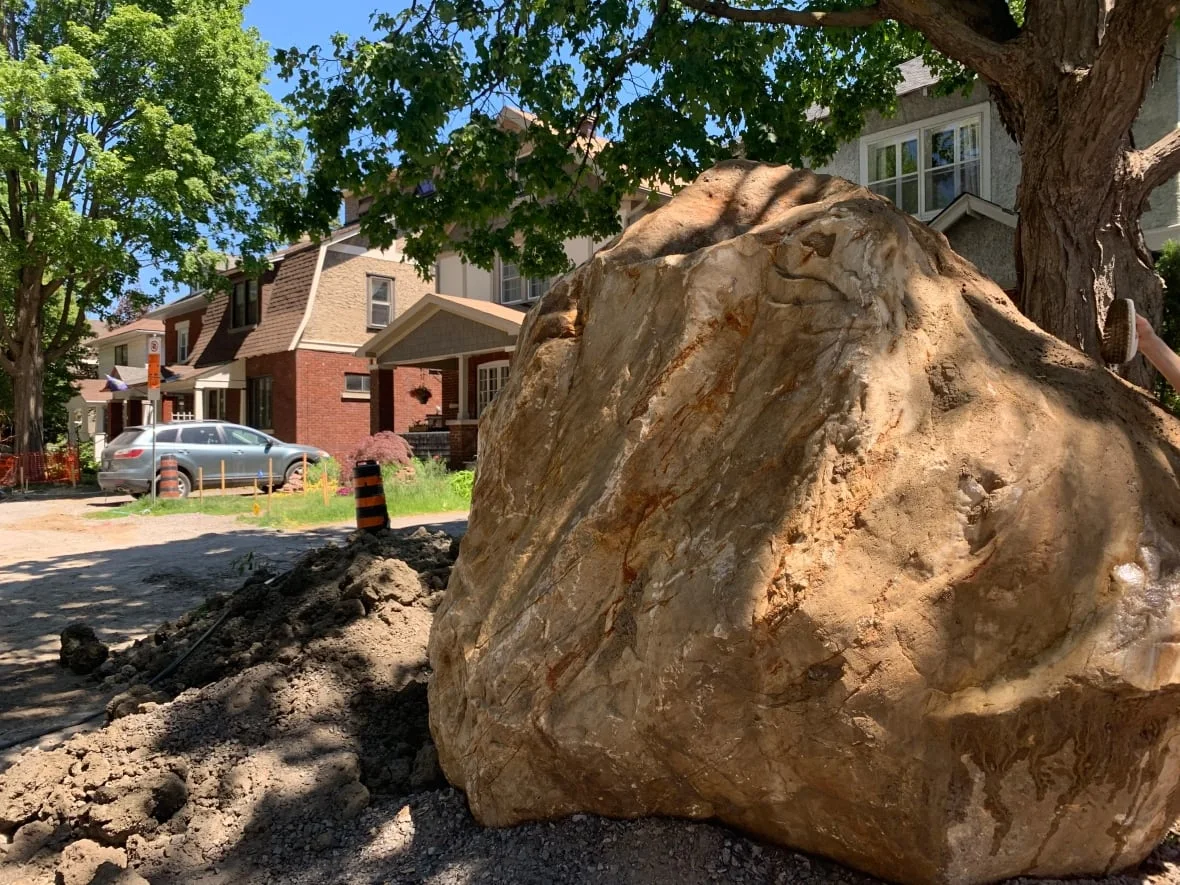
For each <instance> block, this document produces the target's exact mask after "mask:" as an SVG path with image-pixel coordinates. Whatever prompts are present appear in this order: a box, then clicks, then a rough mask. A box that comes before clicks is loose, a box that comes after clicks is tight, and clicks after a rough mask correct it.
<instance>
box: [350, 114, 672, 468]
mask: <svg viewBox="0 0 1180 885" xmlns="http://www.w3.org/2000/svg"><path fill="white" fill-rule="evenodd" d="M534 121H535V118H534V117H532V116H531V115H530V114H527V113H525V112H523V111H520V110H518V109H516V108H511V107H509V108H505V109H504V110H503V111H502V112H501V113H500V117H499V122H500V125H501V126H502V127H504V128H506V129H515V130H524V129H527V128H528V127H529V126H530V125H533V123H534ZM587 144H588V149H589V150H591V151H593V150H594V149H595V147H600V146H601V145H603V144H605V142H603V141H601V139H589V141H588V143H587ZM587 144H583V145H582V147H584V148H585V147H587ZM669 199H671V193H670V192H669V191H667V190H662V189H658V188H639V189H637V190H636V191H635V193H633V194H628V195H627V196H626V197H624V199H623V200H622V202H621V204H620V206H619V221H620V224H621V226H622V227H623V228H624V229H626V228H627V227H629V226H630V225H631V224H634V223H635V222H636V221H638V220H639V219H640V218H642V217H643V216H644V215H646V214H648V213H649V212H651V211H654V209H656V208H658V207H659V206H661V205H663V204H664V203H666V202H667V201H668V200H669ZM366 209H367V206H366V201H365V200H364V199H363V198H362V199H357V198H356V197H354V196H352V195H346V199H345V220H346V222H347V221H348V220H350V219H353V218H358V217H359V216H360V215H362V214H363V213H364V212H365V211H366ZM605 242H606V241H596V240H593V239H591V238H590V237H575V238H572V239H569V240H567V241H566V242H565V243H564V247H565V253H566V256H567V257H568V258H569V259H570V263H571V264H572V265H574V266H578V265H580V264H583V263H584V262H586V261H589V260H590V258H591V257H592V256H593V255H594V253H595V252H597V251H598V249H599V248H601V247H602V246H603V244H604V243H605ZM434 281H435V292H434V294H433V295H431V296H426V297H424V298H422V300H421V301H419V302H418V303H417V304H416V305H415V307H414V308H413V309H411V310H410V311H407V312H406V313H404V314H402V315H401V316H399V317H398V318H397V319H395V320H394V321H393V322H392V323H391V324H390V325H389V326H388V327H387V328H385V329H383V330H381V331H380V332H379V333H377V334H376V335H374V336H372V337H371V339H370V340H369V341H367V342H365V344H364V345H363V346H362V347H359V348H358V349H357V351H356V353H357V355H358V356H360V357H364V358H366V359H367V360H369V363H370V366H371V368H372V382H371V386H372V391H373V400H372V402H371V425H370V426H371V429H372V431H373V432H374V433H376V432H378V431H381V430H393V431H396V432H398V433H405V432H406V430H411V431H426V432H425V433H417V432H410V433H408V434H406V435H407V438H408V439H409V440H410V443H411V445H412V446H413V447H414V449H415V451H416V452H422V450H423V448H425V449H426V450H428V451H434V452H439V453H441V452H447V453H448V460H449V463H450V465H451V466H452V467H460V466H462V465H464V464H466V463H469V462H470V461H471V460H472V459H474V458H475V456H476V448H477V439H478V427H479V418H480V415H481V414H482V413H483V410H484V409H486V408H487V406H488V404H489V403H490V402H491V401H492V399H493V398H494V397H495V396H496V394H497V393H498V392H499V391H500V389H501V388H502V387H503V386H504V384H505V382H506V381H507V380H508V373H509V371H510V368H511V360H512V353H513V351H514V350H515V349H516V337H517V334H518V332H519V331H520V326H521V323H522V322H523V320H524V317H525V314H526V313H527V311H528V310H529V308H530V307H532V305H533V304H535V303H536V302H537V301H538V300H539V299H540V298H541V297H542V296H543V295H544V294H545V293H546V292H547V291H549V287H550V286H551V285H552V284H553V282H554V279H552V278H550V279H530V278H528V277H524V276H522V275H521V273H520V270H519V268H517V267H516V265H514V264H511V263H508V262H504V261H502V260H501V259H499V258H497V259H496V262H495V264H494V266H493V267H492V268H491V269H490V270H485V269H483V268H479V267H476V266H474V265H472V264H469V263H467V262H466V261H464V260H463V259H462V258H461V257H460V256H459V254H458V252H457V251H454V250H450V251H445V252H443V253H442V254H441V255H440V256H439V258H438V261H437V262H436V263H435V268H434ZM411 370H414V371H420V372H428V371H432V372H437V373H438V374H439V375H440V376H441V379H442V391H441V394H442V396H441V409H431V408H430V407H431V406H432V405H433V403H434V400H433V399H432V400H428V405H427V407H426V408H425V409H423V406H422V405H421V404H420V403H418V402H417V401H416V400H415V399H414V398H413V397H412V396H411V395H410V387H409V386H407V385H408V384H411V383H412V382H410V381H409V380H408V378H407V375H406V373H407V372H408V371H411ZM403 379H405V380H403ZM424 412H425V414H424ZM432 436H433V437H439V438H441V440H440V441H437V442H436V441H432V440H430V439H429V438H430V437H432Z"/></svg>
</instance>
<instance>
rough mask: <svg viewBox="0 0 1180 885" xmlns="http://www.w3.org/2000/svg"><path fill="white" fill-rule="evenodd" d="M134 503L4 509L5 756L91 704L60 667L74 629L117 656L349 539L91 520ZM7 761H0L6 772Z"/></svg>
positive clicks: (0, 544) (169, 519)
mask: <svg viewBox="0 0 1180 885" xmlns="http://www.w3.org/2000/svg"><path fill="white" fill-rule="evenodd" d="M128 500H130V498H128V497H126V496H121V495H104V494H99V493H94V492H82V493H74V494H72V493H69V492H56V493H54V494H51V495H33V496H29V497H27V498H22V497H9V496H6V497H4V498H0V745H4V744H6V743H8V742H9V741H12V740H16V739H19V738H21V737H22V736H25V735H28V734H31V733H34V732H39V731H41V730H43V728H45V727H49V726H52V725H54V724H64V723H67V722H69V721H70V720H71V719H73V718H76V716H77V714H78V712H79V710H82V711H84V710H85V708H87V707H89V706H93V705H94V704H95V701H96V699H95V697H94V690H93V686H92V684H91V682H90V681H89V680H88V679H86V678H85V677H81V676H75V675H73V674H72V673H70V672H69V671H68V670H65V669H63V668H60V667H58V666H57V664H56V661H57V656H58V649H59V635H60V633H61V631H62V630H63V629H64V628H65V627H66V626H67V625H68V624H70V623H73V622H75V621H84V622H85V623H87V624H89V625H90V626H91V627H93V628H94V629H95V631H96V632H97V633H98V636H99V638H100V639H101V640H102V641H103V642H105V643H107V644H108V645H110V646H112V647H113V648H122V647H124V646H126V645H127V644H129V643H130V642H132V641H133V640H135V639H138V638H140V637H143V636H146V635H150V634H152V633H154V632H155V630H156V628H157V627H158V626H159V625H160V624H161V623H162V622H164V621H169V620H175V619H176V618H179V617H180V616H181V615H183V614H184V613H185V612H187V611H189V610H190V609H192V608H194V607H195V606H198V605H200V604H201V603H202V602H204V601H205V600H206V599H208V598H209V597H210V596H212V595H214V594H216V593H223V592H228V591H230V590H232V589H234V588H236V587H237V586H238V585H240V584H241V583H242V580H243V578H244V577H245V576H246V575H248V574H250V573H251V572H252V571H254V570H257V569H266V568H269V569H272V570H282V569H284V568H287V567H289V566H290V564H291V563H292V562H294V561H295V559H296V558H297V557H298V556H299V555H300V554H301V553H303V552H305V551H307V550H308V549H310V548H312V547H316V546H319V545H322V544H324V543H327V542H329V541H340V540H342V539H343V538H345V537H347V535H348V533H349V531H350V530H351V527H350V526H348V525H341V526H330V527H321V528H315V529H307V530H302V531H277V530H274V529H256V528H250V527H247V526H244V525H243V524H242V523H240V522H237V521H236V517H234V516H206V515H203V514H177V515H174V516H155V517H128V518H123V519H111V520H96V519H87V518H86V516H87V515H88V514H93V513H96V512H102V511H103V510H104V509H109V508H110V507H114V506H117V505H118V504H121V503H123V502H125V501H128ZM465 517H466V514H462V513H458V514H437V515H427V516H423V517H417V518H415V517H409V518H405V519H400V520H395V521H394V523H393V524H394V525H395V526H413V525H419V524H422V523H433V522H438V523H443V524H445V525H446V527H447V530H448V531H451V532H452V533H461V532H462V531H463V528H464V525H465V524H464V523H463V522H462V520H463V519H465ZM100 700H101V699H100ZM99 705H100V706H101V703H100V704H99ZM10 757H11V754H4V753H2V752H0V762H3V760H4V759H5V758H10Z"/></svg>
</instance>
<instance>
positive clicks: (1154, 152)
mask: <svg viewBox="0 0 1180 885" xmlns="http://www.w3.org/2000/svg"><path fill="white" fill-rule="evenodd" d="M1131 169H1132V170H1133V171H1135V172H1137V173H1138V175H1139V178H1140V181H1141V182H1142V183H1141V185H1140V188H1141V193H1140V198H1141V199H1143V200H1146V199H1147V198H1148V197H1149V196H1150V195H1151V192H1152V191H1153V190H1155V189H1156V188H1157V187H1159V186H1160V185H1162V184H1163V183H1164V182H1166V181H1167V180H1168V179H1169V178H1171V177H1173V176H1174V175H1180V128H1176V129H1173V130H1172V131H1171V132H1169V133H1168V134H1167V135H1165V136H1164V137H1163V138H1161V139H1160V140H1159V141H1157V142H1156V143H1155V144H1153V145H1151V147H1146V148H1144V149H1143V150H1140V151H1135V152H1133V153H1132V155H1131Z"/></svg>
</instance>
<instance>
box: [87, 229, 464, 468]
mask: <svg viewBox="0 0 1180 885" xmlns="http://www.w3.org/2000/svg"><path fill="white" fill-rule="evenodd" d="M226 276H227V281H228V283H229V286H230V289H229V291H224V292H219V293H218V294H216V295H213V296H212V297H206V296H205V295H204V294H197V295H191V296H189V297H187V298H183V299H180V300H179V301H175V302H172V303H171V304H168V305H165V306H163V307H161V308H158V309H156V310H154V311H152V312H151V313H149V314H148V315H147V316H146V317H145V318H144V320H146V321H149V322H150V323H152V324H153V325H152V334H158V335H161V336H162V337H163V339H164V365H165V366H166V367H167V372H166V373H165V377H164V379H163V383H162V384H161V386H160V390H161V395H162V403H161V409H160V413H161V414H160V418H161V420H163V421H169V420H202V419H211V418H220V419H224V420H229V421H235V422H238V423H242V424H247V425H250V426H252V427H256V428H258V429H260V430H264V431H266V432H268V433H271V434H273V435H274V436H276V437H278V438H279V439H281V440H284V441H286V442H298V443H307V444H311V445H315V446H318V447H320V448H322V449H325V450H327V451H328V452H331V453H332V454H333V455H334V456H336V457H340V456H342V455H344V454H346V453H347V452H348V451H349V450H350V449H351V448H353V447H354V446H355V445H356V444H357V443H358V442H359V441H360V440H361V439H363V438H364V437H365V436H367V435H368V434H369V428H370V414H369V413H370V398H371V394H370V381H371V377H370V373H369V366H368V362H367V361H366V360H365V359H363V358H361V357H358V356H356V354H355V351H356V349H357V347H359V346H360V345H361V344H362V343H363V342H364V341H365V340H366V339H368V338H370V337H371V336H372V335H373V334H374V333H375V332H378V331H380V330H381V329H383V328H384V327H385V326H387V325H388V324H389V323H390V321H392V320H394V319H395V318H396V317H398V316H399V315H401V314H403V313H405V312H406V311H408V310H409V309H410V308H411V307H412V306H413V305H414V304H415V302H416V301H417V300H418V299H419V298H421V297H422V296H423V295H425V294H427V293H428V292H429V291H430V290H431V289H432V288H433V287H432V284H431V283H429V282H424V281H423V280H421V279H420V278H419V277H418V276H417V274H416V273H415V271H414V269H413V267H412V266H411V265H409V264H407V263H404V262H403V261H402V256H401V253H400V251H399V250H398V249H397V247H396V246H395V247H394V248H392V249H389V250H387V251H381V250H376V249H370V248H369V247H368V244H367V243H366V242H365V241H364V238H363V237H362V236H361V235H360V233H359V231H358V230H357V227H356V225H355V224H351V225H346V226H344V227H342V228H340V229H339V230H337V231H336V232H335V233H334V234H333V235H332V236H331V237H330V238H328V239H326V240H324V241H322V242H320V243H312V242H303V243H298V244H295V245H293V246H291V247H289V248H287V249H285V250H283V251H282V252H279V253H277V254H275V255H272V256H270V269H269V270H267V271H266V272H265V273H264V274H263V275H262V276H261V277H260V278H257V279H251V278H248V277H247V275H246V274H245V272H244V271H242V270H241V269H236V268H235V269H232V270H229V271H227V272H226ZM137 322H143V321H142V320H141V321H137ZM130 325H132V326H133V325H135V324H134V323H133V324H130ZM129 328H130V327H129V326H128V327H123V329H129ZM121 331H122V330H121V329H116V330H115V332H121ZM102 344H103V342H102V340H101V339H100V341H99V345H100V365H101V362H102V354H103V351H102V349H101V347H102ZM142 350H143V354H142V356H143V358H144V359H146V343H144V345H143V348H142ZM135 356H136V360H138V359H139V358H140V353H139V350H138V349H137V351H136V354H135ZM129 359H130V355H129ZM143 365H144V362H137V361H132V367H131V368H130V369H129V372H128V374H129V375H130V376H131V378H123V376H122V375H120V376H119V377H120V378H123V380H124V381H129V382H130V383H129V384H128V389H127V390H125V391H124V390H121V391H116V392H115V393H114V394H113V403H114V404H116V405H115V407H114V408H113V410H112V411H113V415H118V416H119V418H117V419H115V418H113V419H112V421H111V422H110V433H111V434H112V435H113V434H116V433H118V432H119V430H121V428H122V426H125V425H126V424H130V423H135V422H137V421H139V420H143V417H144V415H145V414H150V413H145V411H144V406H143V402H144V401H145V400H146V399H147V389H146V370H144V369H142V368H138V367H141V366H143ZM139 373H143V374H142V376H141V375H140V374H139ZM398 381H399V382H400V383H402V384H403V385H404V386H407V387H413V386H423V387H426V388H427V389H429V390H431V391H432V396H433V400H434V407H435V408H436V409H437V407H438V405H437V404H438V403H439V402H440V401H441V399H442V381H441V377H440V376H439V375H438V374H437V373H431V372H430V371H428V370H419V369H413V368H407V369H406V370H404V371H403V372H400V373H398ZM124 402H125V403H127V404H128V407H127V411H126V413H125V416H124V415H120V408H119V405H118V404H120V403H124ZM423 408H425V407H423ZM423 417H424V415H423ZM402 418H403V422H407V423H408V422H409V421H411V420H414V416H413V415H411V414H410V412H409V411H407V412H406V413H405V414H404V415H403V416H402Z"/></svg>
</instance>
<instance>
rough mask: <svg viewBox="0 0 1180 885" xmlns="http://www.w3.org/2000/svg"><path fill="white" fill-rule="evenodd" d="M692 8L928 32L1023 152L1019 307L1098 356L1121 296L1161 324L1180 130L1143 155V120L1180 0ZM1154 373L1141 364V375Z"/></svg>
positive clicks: (696, 1)
mask: <svg viewBox="0 0 1180 885" xmlns="http://www.w3.org/2000/svg"><path fill="white" fill-rule="evenodd" d="M684 2H685V5H687V6H690V7H693V8H695V9H698V10H700V11H701V12H705V13H708V14H711V15H716V16H719V17H723V18H730V19H733V20H738V21H752V22H763V23H767V24H780V25H788V26H800V27H863V26H865V25H867V24H871V23H872V22H874V21H881V20H885V19H892V20H894V21H898V22H900V23H902V24H905V25H908V26H909V27H912V28H914V29H916V30H918V31H920V32H921V33H922V34H924V35H925V37H926V38H927V39H928V40H929V41H930V43H931V44H932V45H933V46H934V47H935V48H936V49H938V50H939V51H940V52H942V53H943V54H944V55H946V56H947V57H949V58H952V59H955V60H956V61H959V62H961V63H962V64H963V65H965V66H966V67H968V68H970V69H971V70H973V71H975V72H976V73H977V74H978V75H979V76H980V77H981V79H982V80H983V81H984V82H985V83H986V84H987V86H988V87H989V89H990V91H991V94H992V97H993V99H994V100H995V103H996V106H997V108H998V109H999V113H1000V118H1001V120H1002V121H1003V123H1004V126H1005V128H1006V129H1007V130H1008V132H1009V133H1010V134H1011V135H1012V137H1013V139H1015V141H1016V142H1017V144H1019V145H1020V149H1021V162H1022V171H1021V182H1020V188H1019V191H1018V196H1017V205H1016V210H1017V212H1018V214H1019V222H1018V225H1017V234H1016V241H1017V249H1016V266H1017V273H1018V276H1019V281H1020V284H1019V294H1018V296H1017V303H1018V305H1019V306H1020V308H1021V310H1023V311H1024V313H1025V314H1026V315H1027V316H1028V317H1029V318H1030V319H1032V320H1033V321H1034V322H1036V323H1037V324H1038V325H1039V326H1040V327H1041V328H1043V329H1045V330H1046V331H1048V332H1050V333H1051V334H1053V335H1055V336H1057V337H1058V338H1060V339H1061V340H1063V341H1065V342H1067V343H1069V344H1072V345H1074V346H1075V347H1077V348H1079V349H1081V350H1083V351H1085V352H1086V353H1088V354H1090V355H1091V356H1094V357H1097V356H1098V355H1099V350H1098V345H1099V340H1100V335H1099V329H1100V328H1101V325H1102V322H1103V321H1104V320H1105V317H1106V310H1107V308H1108V307H1109V305H1110V302H1111V300H1112V299H1113V298H1116V297H1120V298H1133V299H1134V300H1135V302H1136V303H1137V305H1138V306H1139V308H1140V310H1141V312H1142V313H1143V314H1144V315H1145V316H1147V317H1148V318H1149V319H1151V320H1152V321H1153V322H1158V320H1159V318H1160V311H1161V306H1162V293H1161V284H1160V280H1159V277H1158V276H1156V274H1155V271H1154V270H1153V266H1152V260H1151V255H1150V254H1149V252H1148V251H1147V248H1146V245H1145V243H1144V240H1143V233H1142V230H1141V227H1140V223H1139V222H1140V218H1141V216H1142V214H1143V211H1144V209H1145V208H1146V205H1147V200H1148V197H1149V196H1150V194H1151V191H1152V190H1153V189H1154V188H1155V187H1158V186H1159V185H1160V184H1163V183H1164V182H1165V181H1167V180H1168V178H1170V177H1171V176H1173V175H1176V174H1178V173H1180V130H1178V131H1177V132H1173V133H1170V134H1169V135H1167V136H1166V137H1165V138H1163V139H1161V140H1160V141H1159V142H1157V143H1156V144H1155V145H1152V146H1150V147H1148V148H1146V149H1143V150H1137V149H1136V148H1135V146H1134V142H1133V139H1132V134H1131V129H1132V126H1133V124H1134V122H1135V119H1136V117H1137V116H1138V114H1139V110H1140V108H1141V107H1142V105H1143V101H1144V98H1145V97H1146V95H1147V91H1148V88H1149V87H1150V85H1151V83H1152V80H1153V79H1154V77H1155V74H1156V71H1157V69H1158V66H1159V60H1160V57H1161V56H1162V54H1163V51H1164V46H1165V44H1166V42H1167V39H1168V34H1169V31H1170V30H1171V28H1172V27H1173V25H1174V23H1175V22H1176V19H1177V17H1178V16H1180V0H1028V2H1027V15H1026V19H1025V21H1024V24H1023V26H1020V25H1018V24H1017V23H1016V21H1015V20H1014V19H1013V18H1012V15H1011V12H1010V10H1009V7H1008V4H1007V2H1006V0H957V2H952V0H878V2H877V3H876V4H874V5H871V6H868V7H865V8H864V9H858V10H855V11H851V12H847V13H823V12H806V11H802V12H801V11H793V10H777V9H754V10H751V9H739V8H736V7H732V6H730V5H729V4H728V3H724V2H717V0H684ZM1129 375H1130V377H1132V378H1133V379H1134V380H1137V381H1139V382H1140V383H1143V382H1145V381H1146V380H1147V379H1148V378H1149V377H1150V371H1149V370H1148V369H1147V367H1146V366H1145V365H1143V363H1142V360H1138V361H1137V365H1135V366H1133V367H1132V368H1131V370H1130V371H1129Z"/></svg>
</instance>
